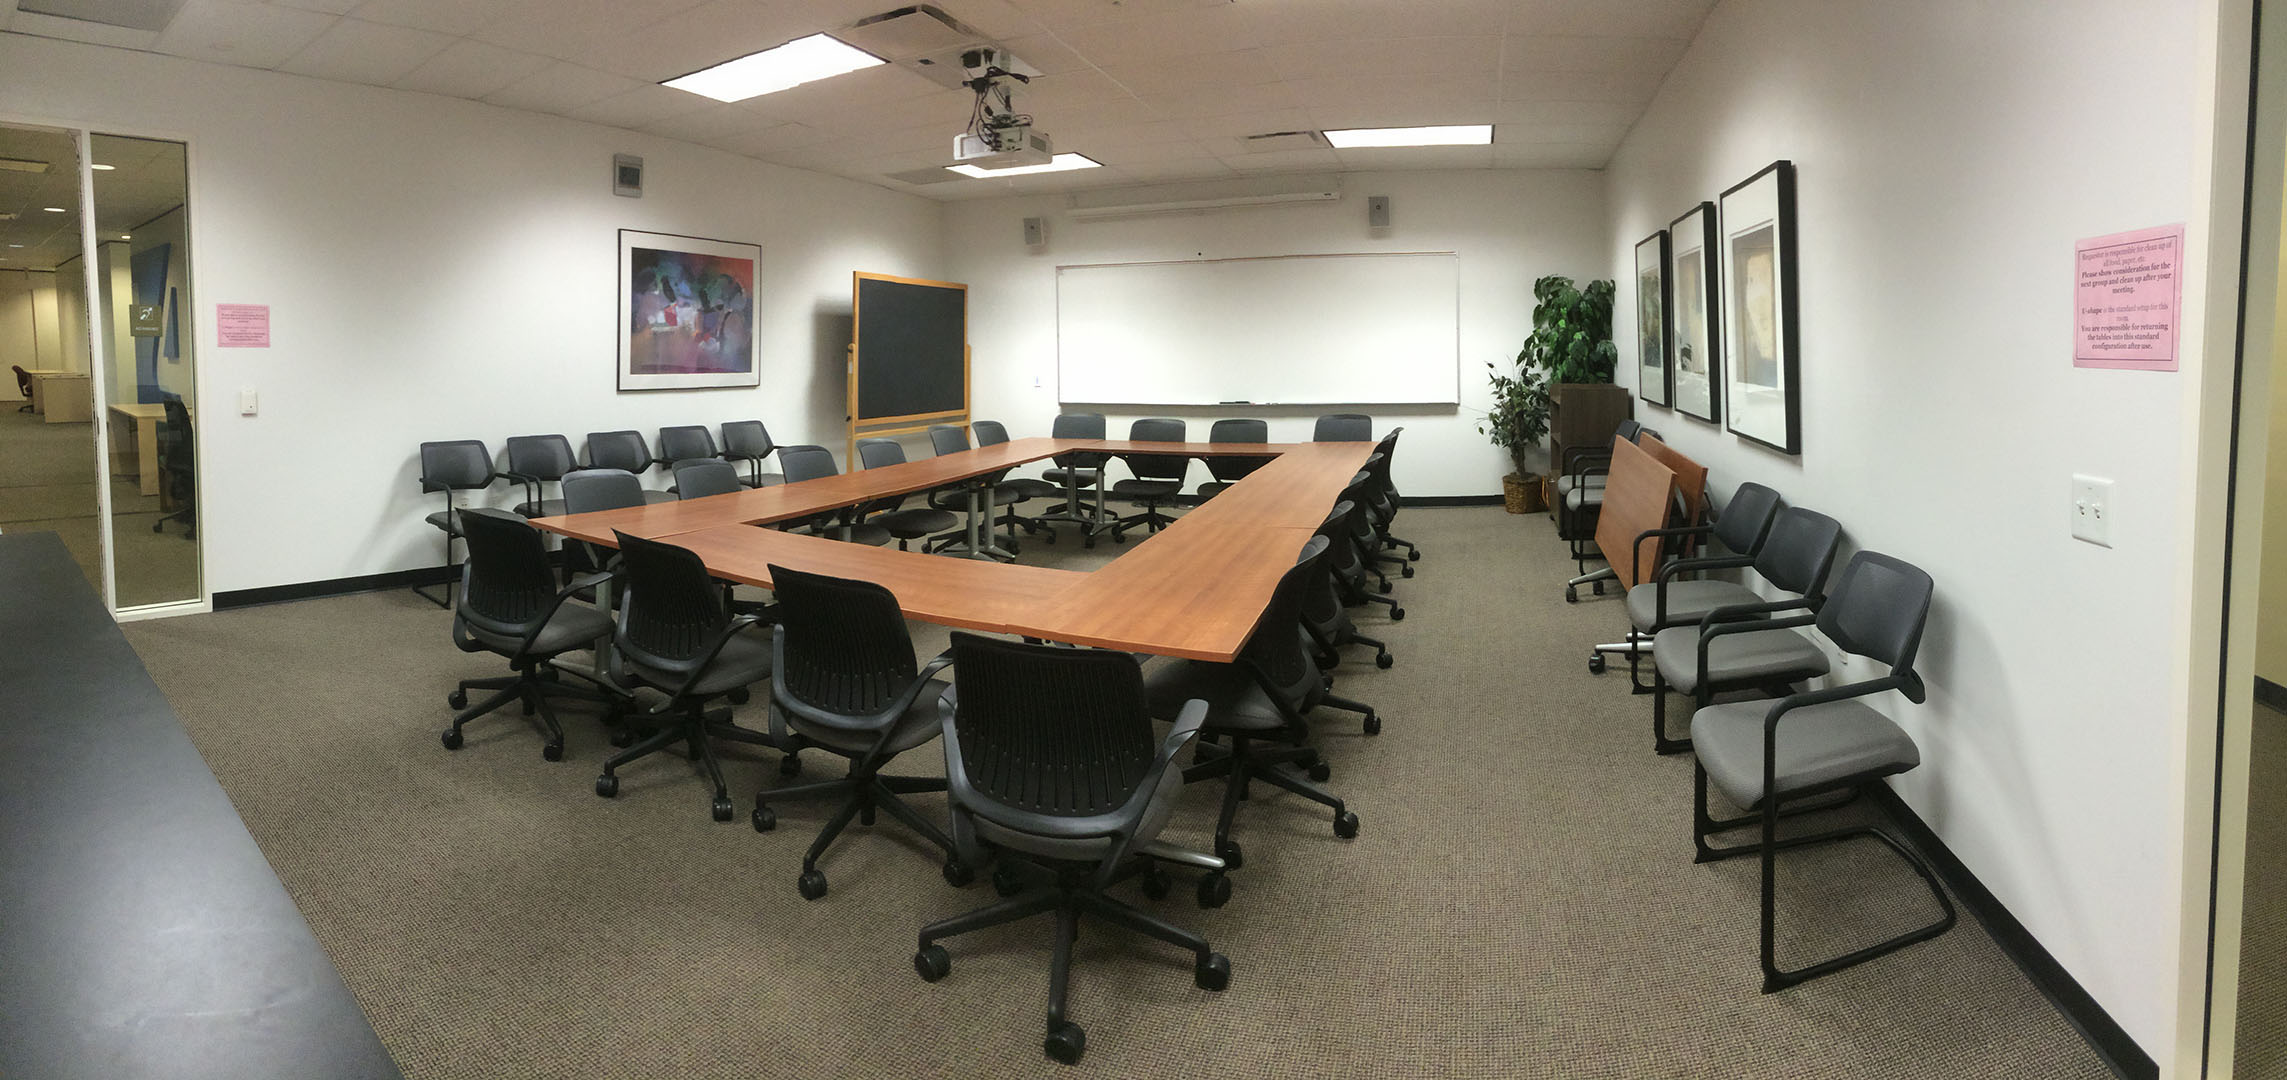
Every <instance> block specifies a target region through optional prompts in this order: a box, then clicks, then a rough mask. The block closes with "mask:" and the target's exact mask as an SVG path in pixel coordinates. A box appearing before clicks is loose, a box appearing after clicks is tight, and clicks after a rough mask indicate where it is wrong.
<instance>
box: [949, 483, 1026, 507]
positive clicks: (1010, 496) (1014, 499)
mask: <svg viewBox="0 0 2287 1080" xmlns="http://www.w3.org/2000/svg"><path fill="white" fill-rule="evenodd" d="M1024 498H1025V497H1024V496H1022V495H1019V494H1017V493H1016V492H1015V491H1012V490H1010V489H1009V488H1008V487H1007V486H1006V485H995V486H994V488H993V499H992V503H993V505H994V506H1014V505H1016V504H1017V503H1020V502H1023V501H1024ZM929 505H931V506H933V507H936V508H937V509H939V510H949V511H952V512H953V513H957V514H958V513H966V512H967V511H968V509H969V493H968V492H967V491H966V490H961V489H954V488H939V489H937V490H935V491H932V492H930V493H929Z"/></svg>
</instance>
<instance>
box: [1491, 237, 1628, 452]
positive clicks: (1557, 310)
mask: <svg viewBox="0 0 2287 1080" xmlns="http://www.w3.org/2000/svg"><path fill="white" fill-rule="evenodd" d="M1612 302H1613V286H1612V282H1610V281H1608V280H1607V281H1591V282H1589V283H1588V284H1587V285H1584V286H1575V285H1574V284H1573V281H1572V279H1571V278H1569V277H1566V276H1564V275H1562V274H1550V275H1548V276H1546V277H1543V278H1541V279H1540V280H1538V281H1535V282H1533V332H1532V333H1531V335H1529V336H1527V337H1526V338H1525V347H1524V348H1523V349H1522V350H1520V351H1519V352H1518V353H1517V364H1518V367H1519V368H1520V369H1523V368H1539V369H1541V370H1542V371H1544V372H1546V373H1547V394H1548V403H1549V404H1548V431H1549V433H1550V434H1552V435H1553V436H1555V438H1554V453H1556V454H1562V453H1563V452H1564V451H1565V449H1566V448H1568V447H1575V446H1589V445H1594V446H1601V445H1603V444H1605V443H1607V442H1610V441H1611V439H1612V429H1613V428H1615V427H1617V426H1618V425H1619V423H1620V421H1622V420H1624V419H1627V417H1628V414H1629V413H1630V412H1631V411H1632V409H1633V403H1632V402H1631V400H1630V398H1629V395H1628V391H1627V390H1626V389H1624V388H1622V387H1620V386H1617V385H1615V384H1614V383H1613V382H1612V375H1613V372H1614V370H1615V369H1617V368H1618V367H1619V363H1620V349H1619V347H1618V346H1616V345H1614V344H1613V343H1612ZM1551 463H1552V464H1553V465H1556V466H1557V467H1559V468H1561V467H1562V465H1563V462H1562V461H1560V460H1556V459H1553V458H1552V460H1551Z"/></svg>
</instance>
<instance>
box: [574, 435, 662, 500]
mask: <svg viewBox="0 0 2287 1080" xmlns="http://www.w3.org/2000/svg"><path fill="white" fill-rule="evenodd" d="M658 463H659V459H657V458H654V457H652V456H651V444H650V443H647V442H645V441H643V433H642V432H640V431H591V432H589V433H588V467H589V468H592V469H618V470H620V471H621V472H624V473H627V474H628V475H630V476H633V477H635V478H636V479H637V480H641V479H642V478H643V474H644V473H647V472H650V471H651V467H652V466H653V465H656V464H658ZM643 501H645V502H654V503H669V502H674V501H675V495H674V493H673V492H668V491H651V490H646V491H644V493H643Z"/></svg>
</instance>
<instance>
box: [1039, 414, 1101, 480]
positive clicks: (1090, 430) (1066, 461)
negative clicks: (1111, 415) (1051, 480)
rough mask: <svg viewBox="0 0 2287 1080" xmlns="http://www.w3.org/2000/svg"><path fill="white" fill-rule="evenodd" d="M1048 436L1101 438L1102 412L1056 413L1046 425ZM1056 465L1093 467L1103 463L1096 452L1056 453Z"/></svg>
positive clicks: (1077, 467) (1057, 437)
mask: <svg viewBox="0 0 2287 1080" xmlns="http://www.w3.org/2000/svg"><path fill="white" fill-rule="evenodd" d="M1048 434H1049V437H1050V438H1056V439H1101V438H1103V437H1104V414H1103V413H1092V412H1079V413H1058V414H1057V416H1056V420H1055V422H1054V423H1051V424H1050V425H1048ZM1054 460H1055V462H1056V464H1057V465H1058V466H1060V467H1062V468H1066V469H1093V468H1096V467H1098V466H1100V465H1102V464H1103V463H1104V455H1102V454H1098V453H1087V452H1083V453H1075V454H1058V455H1056V457H1055V459H1054Z"/></svg>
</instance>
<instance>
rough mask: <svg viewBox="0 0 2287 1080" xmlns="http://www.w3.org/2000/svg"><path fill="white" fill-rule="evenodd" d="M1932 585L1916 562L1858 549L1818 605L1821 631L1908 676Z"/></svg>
mask: <svg viewBox="0 0 2287 1080" xmlns="http://www.w3.org/2000/svg"><path fill="white" fill-rule="evenodd" d="M1932 591H1933V586H1932V585H1931V583H1930V575H1928V574H1925V573H1923V572H1922V570H1921V568H1920V567H1917V566H1914V565H1913V564H1911V563H1908V562H1905V561H1904V560H1901V559H1893V558H1891V557H1890V556H1888V555H1884V554H1882V553H1880V552H1875V551H1861V552H1859V553H1858V554H1856V555H1853V556H1851V557H1850V561H1849V562H1848V563H1846V564H1844V565H1843V568H1842V576H1841V577H1840V578H1839V579H1837V580H1836V581H1835V584H1834V593H1833V595H1831V596H1829V597H1828V598H1827V602H1826V606H1825V607H1822V608H1820V609H1819V613H1818V628H1819V632H1820V633H1822V634H1825V635H1826V636H1827V638H1828V639H1829V640H1831V641H1833V642H1834V643H1835V644H1836V645H1839V646H1841V647H1842V648H1844V649H1847V650H1849V651H1850V652H1854V653H1857V654H1858V655H1860V656H1866V657H1872V658H1873V659H1876V660H1880V661H1882V662H1883V663H1885V664H1888V665H1890V671H1891V673H1893V674H1898V675H1908V676H1911V675H1913V672H1914V654H1915V653H1916V652H1917V651H1919V650H1920V649H1921V646H1922V626H1923V624H1924V623H1926V622H1928V621H1929V616H1930V593H1931V592H1932ZM1915 681H1916V682H1917V683H1919V681H1920V680H1919V679H1916V680H1915ZM1915 691H1916V692H1914V693H1909V694H1908V696H1909V697H1912V698H1913V699H1914V700H1916V701H1920V700H1921V697H1920V696H1919V693H1918V691H1919V687H1918V686H1917V687H1916V688H1915Z"/></svg>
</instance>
